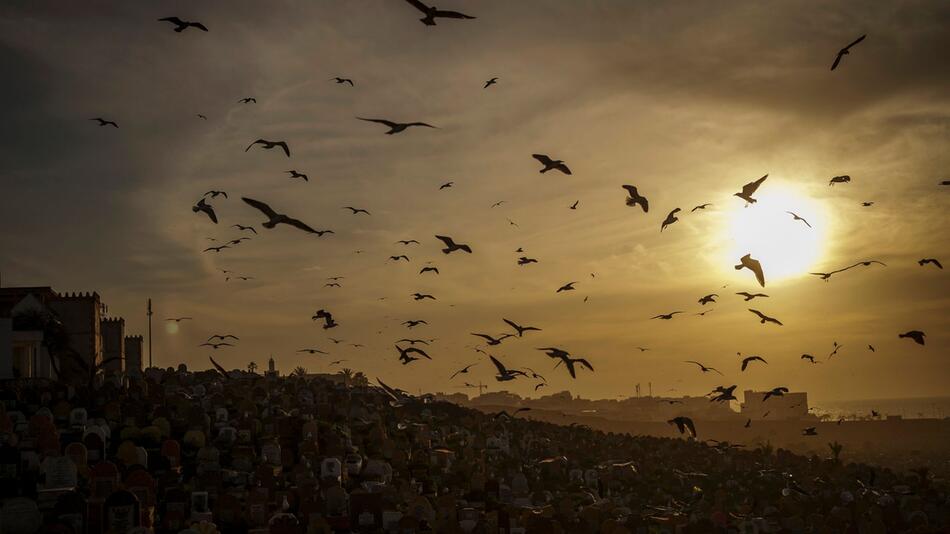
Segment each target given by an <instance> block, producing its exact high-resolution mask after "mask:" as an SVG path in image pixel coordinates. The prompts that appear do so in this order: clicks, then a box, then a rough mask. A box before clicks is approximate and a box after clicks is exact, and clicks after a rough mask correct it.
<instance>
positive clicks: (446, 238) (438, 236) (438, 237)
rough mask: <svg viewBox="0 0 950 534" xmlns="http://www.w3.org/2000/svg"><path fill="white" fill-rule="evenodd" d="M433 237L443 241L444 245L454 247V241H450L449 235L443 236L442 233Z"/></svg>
mask: <svg viewBox="0 0 950 534" xmlns="http://www.w3.org/2000/svg"><path fill="white" fill-rule="evenodd" d="M435 238H436V239H438V240H439V241H441V242H443V243H445V246H446V247H448V248H453V247H455V241H452V238H451V237H447V236H444V235H437V236H435Z"/></svg>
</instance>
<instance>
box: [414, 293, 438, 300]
mask: <svg viewBox="0 0 950 534" xmlns="http://www.w3.org/2000/svg"><path fill="white" fill-rule="evenodd" d="M410 296H411V297H412V298H413V299H414V300H425V299H430V300H435V297H433V296H432V295H428V294H425V293H413V294H412V295H410Z"/></svg>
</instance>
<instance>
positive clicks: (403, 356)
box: [393, 345, 432, 365]
mask: <svg viewBox="0 0 950 534" xmlns="http://www.w3.org/2000/svg"><path fill="white" fill-rule="evenodd" d="M393 346H394V347H396V350H398V351H399V359H400V360H402V364H403V365H407V364H408V363H410V362H412V361H414V360H418V359H419V358H411V357H410V356H409V355H410V354H418V355H420V356H422V357H423V358H426V359H429V360H431V359H432V357H431V356H429V355H428V354H427V353H426V351H424V350H422V349H417V348H416V347H406V348H402V347H400V346H399V345H393Z"/></svg>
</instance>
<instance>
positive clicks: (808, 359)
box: [800, 354, 821, 363]
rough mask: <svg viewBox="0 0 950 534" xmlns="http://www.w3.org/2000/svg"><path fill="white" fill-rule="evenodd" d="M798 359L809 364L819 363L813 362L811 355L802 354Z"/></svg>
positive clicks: (813, 358)
mask: <svg viewBox="0 0 950 534" xmlns="http://www.w3.org/2000/svg"><path fill="white" fill-rule="evenodd" d="M800 359H802V360H807V361H809V362H811V363H821V362H817V361H815V357H814V356H812V355H811V354H802V357H801V358H800Z"/></svg>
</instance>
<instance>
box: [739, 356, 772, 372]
mask: <svg viewBox="0 0 950 534" xmlns="http://www.w3.org/2000/svg"><path fill="white" fill-rule="evenodd" d="M752 362H762V363H769V362H767V361H765V359H764V358H762V357H761V356H746V357H745V358H742V369H741V370H742V371H745V369H746V367H748V366H749V364H750V363H752Z"/></svg>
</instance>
